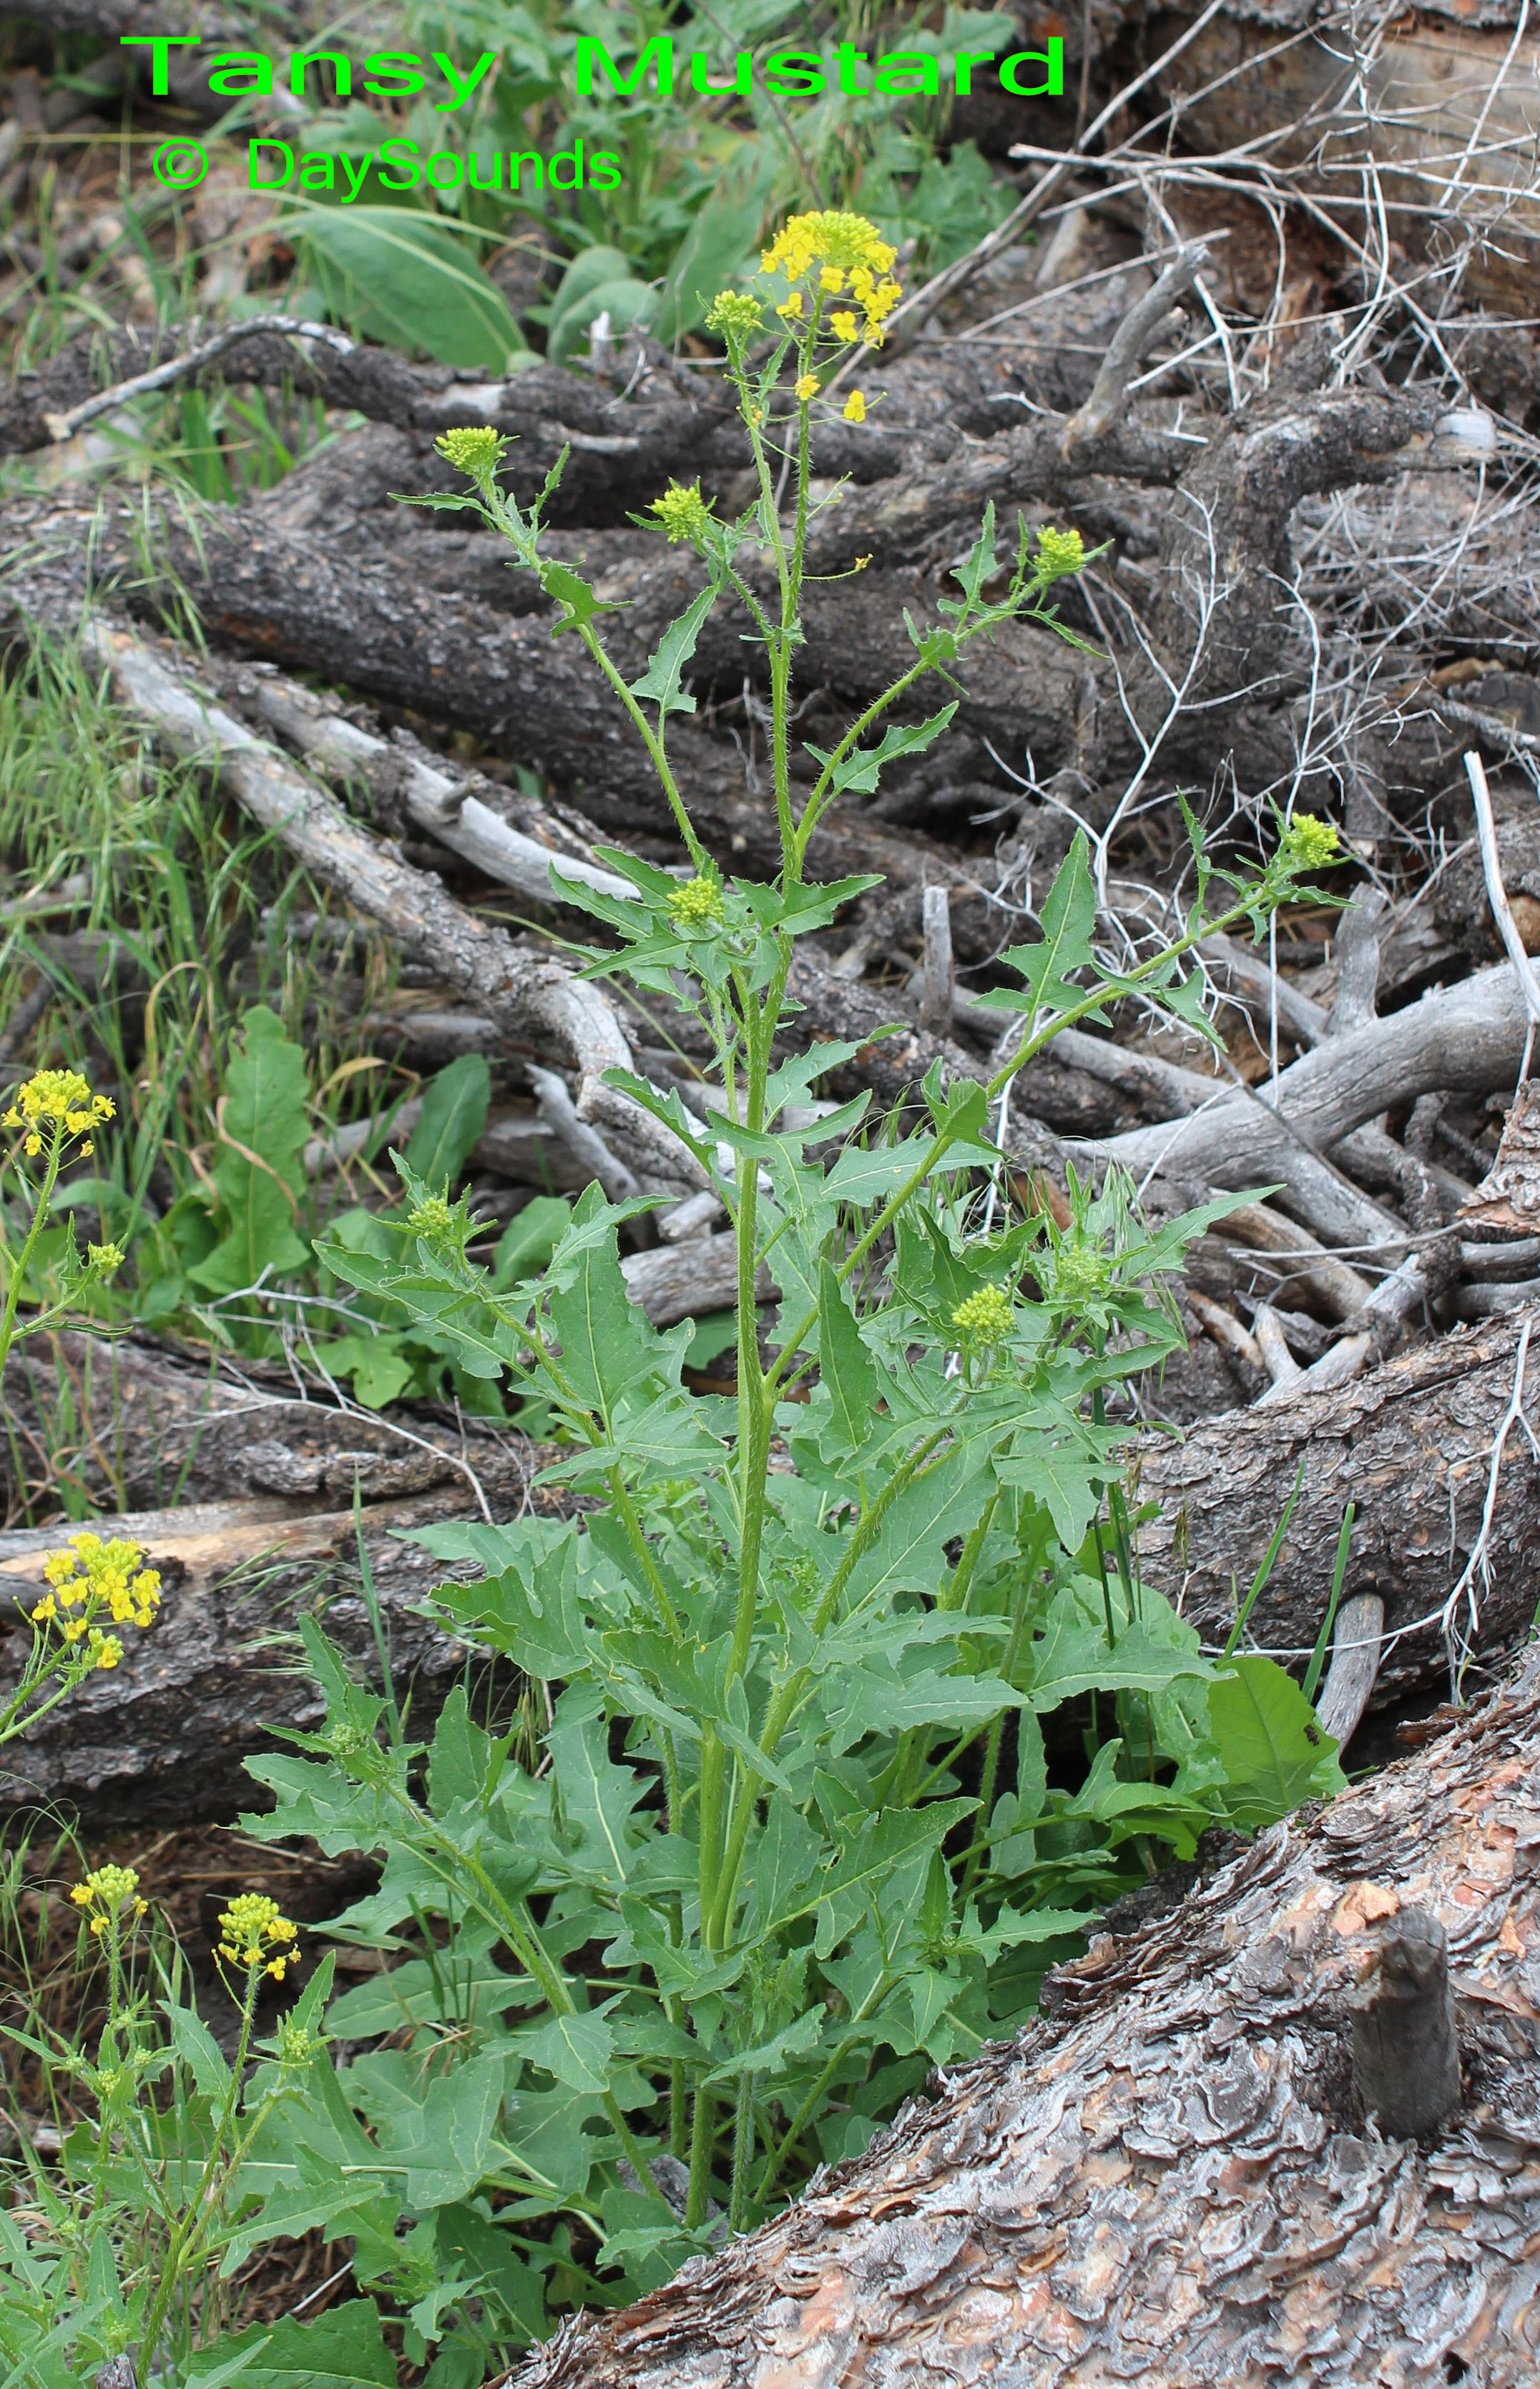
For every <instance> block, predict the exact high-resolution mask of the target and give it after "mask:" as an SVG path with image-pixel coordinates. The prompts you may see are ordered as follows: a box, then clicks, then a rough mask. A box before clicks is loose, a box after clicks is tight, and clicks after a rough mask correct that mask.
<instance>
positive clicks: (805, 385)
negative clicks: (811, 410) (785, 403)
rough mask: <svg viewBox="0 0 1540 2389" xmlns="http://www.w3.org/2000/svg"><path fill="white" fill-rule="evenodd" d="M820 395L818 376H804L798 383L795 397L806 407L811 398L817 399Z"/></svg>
mask: <svg viewBox="0 0 1540 2389" xmlns="http://www.w3.org/2000/svg"><path fill="white" fill-rule="evenodd" d="M818 393H819V378H818V376H817V374H804V375H803V377H802V378H801V380H800V381H799V382H798V383H797V385H796V389H795V392H794V393H793V395H794V396H795V398H796V399H797V401H798V402H799V403H800V404H801V405H803V406H806V405H807V403H808V400H809V399H810V398H816V397H817V396H818Z"/></svg>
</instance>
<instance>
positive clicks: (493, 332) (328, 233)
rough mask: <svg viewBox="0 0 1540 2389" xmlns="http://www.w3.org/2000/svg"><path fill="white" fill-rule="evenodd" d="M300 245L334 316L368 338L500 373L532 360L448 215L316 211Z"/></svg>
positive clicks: (306, 220) (308, 217) (303, 227)
mask: <svg viewBox="0 0 1540 2389" xmlns="http://www.w3.org/2000/svg"><path fill="white" fill-rule="evenodd" d="M296 245H297V247H298V249H299V254H300V256H301V258H302V260H303V262H304V267H305V271H306V273H307V274H308V275H309V277H310V278H311V279H312V281H313V282H314V284H315V286H316V287H317V289H318V290H319V291H320V292H321V294H322V296H323V298H324V299H325V303H326V306H327V309H328V311H329V312H330V313H332V314H334V315H336V316H337V318H338V319H339V320H340V321H341V322H342V323H344V324H346V325H347V326H348V328H349V329H350V331H353V332H356V333H358V334H359V335H360V336H361V337H362V338H363V339H369V340H380V341H383V342H384V344H385V345H386V346H387V347H388V348H392V349H405V350H406V351H409V352H415V353H419V354H420V353H422V352H423V351H426V354H427V355H428V356H430V357H436V358H437V359H438V361H439V364H446V365H484V366H486V367H487V368H488V369H489V370H490V371H491V372H492V373H503V372H504V371H505V370H506V369H507V367H508V365H509V364H510V362H511V360H512V359H513V358H515V356H518V355H521V354H523V355H526V356H527V355H528V351H527V349H526V346H525V342H524V339H523V337H522V335H521V334H520V331H519V328H518V326H517V324H516V323H515V321H514V317H513V313H512V311H511V309H510V308H509V305H508V301H507V300H506V299H504V297H503V293H502V291H501V290H500V289H499V288H498V287H497V285H496V283H495V282H493V281H492V279H491V278H490V275H487V274H485V273H484V272H483V271H482V269H481V267H480V266H479V265H478V264H477V261H476V255H475V251H474V249H473V248H472V246H471V244H470V242H469V241H467V240H465V239H464V238H461V237H457V236H455V235H454V234H453V233H452V232H450V231H448V230H447V229H446V228H445V224H444V219H443V218H442V217H440V216H427V215H419V214H416V213H414V211H412V210H410V209H407V208H388V207H368V206H359V205H356V204H355V205H352V206H349V207H345V208H322V207H310V208H307V209H306V210H305V212H304V214H303V217H302V218H301V219H300V222H299V228H298V236H297V244H296Z"/></svg>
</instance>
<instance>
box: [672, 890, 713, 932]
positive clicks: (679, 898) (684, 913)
mask: <svg viewBox="0 0 1540 2389" xmlns="http://www.w3.org/2000/svg"><path fill="white" fill-rule="evenodd" d="M668 910H669V912H670V913H672V915H673V917H674V920H675V921H676V923H677V924H678V926H680V927H681V929H682V930H683V931H684V932H685V935H686V936H687V937H697V938H698V937H703V936H706V935H708V934H709V933H710V931H711V930H713V929H716V928H719V927H720V926H721V919H722V891H721V888H719V885H718V883H717V881H716V880H715V879H705V878H701V877H698V876H697V877H696V878H694V879H686V880H685V881H684V882H683V883H682V885H681V887H680V888H677V889H676V890H675V892H674V894H673V896H672V897H671V898H670V899H669V902H668Z"/></svg>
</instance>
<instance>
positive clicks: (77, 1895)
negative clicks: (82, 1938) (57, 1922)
mask: <svg viewBox="0 0 1540 2389" xmlns="http://www.w3.org/2000/svg"><path fill="white" fill-rule="evenodd" d="M138 1890H139V1878H138V1876H137V1875H136V1874H135V1873H134V1869H133V1868H132V1867H121V1866H103V1867H96V1868H95V1869H94V1870H93V1872H91V1873H90V1874H88V1875H87V1876H86V1878H85V1881H84V1882H83V1883H77V1884H75V1886H74V1888H73V1889H72V1890H71V1892H70V1898H71V1899H72V1900H73V1901H74V1903H75V1905H76V1907H77V1908H84V1909H88V1910H90V1911H91V1915H90V1925H91V1930H92V1932H93V1933H95V1935H97V1936H98V1938H99V1937H100V1935H102V1934H104V1933H106V1932H107V1931H108V1928H109V1926H110V1925H111V1924H112V1923H114V1921H115V1920H116V1918H117V1917H118V1915H119V1914H120V1912H121V1910H124V1909H127V1910H129V1911H130V1913H131V1914H132V1915H134V1916H143V1915H144V1913H145V1902H144V1901H143V1900H142V1899H141V1898H139V1897H138V1896H137V1895H138Z"/></svg>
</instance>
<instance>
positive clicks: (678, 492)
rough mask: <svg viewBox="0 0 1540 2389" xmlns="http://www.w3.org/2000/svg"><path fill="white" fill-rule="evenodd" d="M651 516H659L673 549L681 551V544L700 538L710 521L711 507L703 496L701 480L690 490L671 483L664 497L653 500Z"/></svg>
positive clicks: (694, 482) (676, 482) (650, 509)
mask: <svg viewBox="0 0 1540 2389" xmlns="http://www.w3.org/2000/svg"><path fill="white" fill-rule="evenodd" d="M648 512H649V513H650V514H655V515H656V517H657V518H658V521H659V523H660V524H661V525H662V527H663V530H664V531H665V533H666V534H667V536H668V544H669V546H670V547H677V546H678V545H679V543H680V542H681V540H685V539H690V540H693V539H696V538H698V537H699V535H700V533H701V532H702V531H703V530H705V529H706V523H707V521H708V520H709V518H710V514H711V507H710V504H709V502H708V501H707V500H706V499H705V498H703V497H702V495H701V485H700V482H699V481H698V480H694V481H692V482H691V483H690V486H689V488H688V489H686V488H685V486H684V484H683V483H682V482H681V481H670V482H669V484H668V488H667V489H666V490H665V491H664V492H663V495H662V496H661V497H660V498H654V499H653V501H652V504H651V505H650V506H649V508H648Z"/></svg>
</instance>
